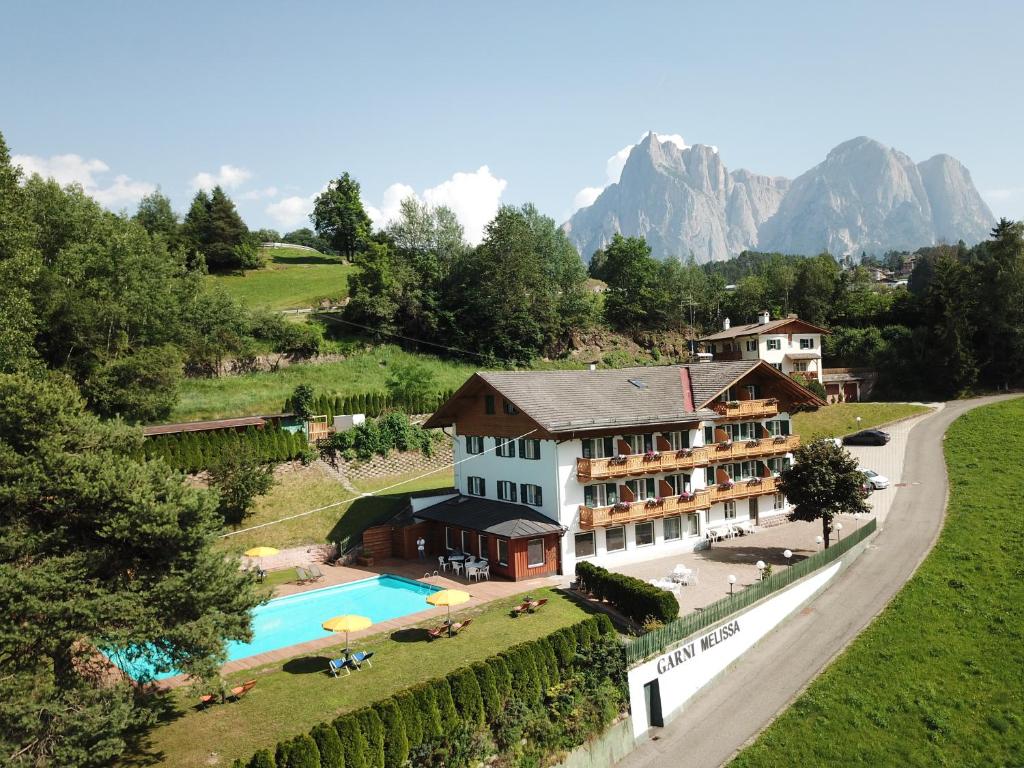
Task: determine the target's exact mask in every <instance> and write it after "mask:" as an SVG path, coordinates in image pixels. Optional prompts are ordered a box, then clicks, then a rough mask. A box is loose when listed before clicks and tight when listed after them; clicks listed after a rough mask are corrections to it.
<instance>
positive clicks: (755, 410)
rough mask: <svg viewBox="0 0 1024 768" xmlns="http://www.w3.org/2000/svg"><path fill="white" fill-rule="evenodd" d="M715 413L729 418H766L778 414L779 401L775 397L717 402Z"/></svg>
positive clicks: (714, 407) (714, 406)
mask: <svg viewBox="0 0 1024 768" xmlns="http://www.w3.org/2000/svg"><path fill="white" fill-rule="evenodd" d="M712 408H713V409H714V411H715V413H717V414H719V415H720V416H724V417H725V418H727V419H765V418H768V417H770V416H777V415H778V413H779V401H778V400H776V399H775V398H774V397H769V398H766V399H763V400H730V401H729V402H727V403H715V404H714V405H713V406H712Z"/></svg>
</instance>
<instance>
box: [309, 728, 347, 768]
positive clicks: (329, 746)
mask: <svg viewBox="0 0 1024 768" xmlns="http://www.w3.org/2000/svg"><path fill="white" fill-rule="evenodd" d="M309 735H310V736H312V737H313V741H315V742H316V748H317V750H319V752H320V765H321V768H345V750H344V748H343V747H342V746H341V739H340V738H338V732H337V730H335V729H334V728H333V727H332V726H330V725H328V724H327V723H320V724H319V725H314V726H313V730H312V731H310V732H309Z"/></svg>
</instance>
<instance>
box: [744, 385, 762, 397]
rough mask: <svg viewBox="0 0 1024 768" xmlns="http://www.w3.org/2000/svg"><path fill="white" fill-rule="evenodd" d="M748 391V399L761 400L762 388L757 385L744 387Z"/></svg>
mask: <svg viewBox="0 0 1024 768" xmlns="http://www.w3.org/2000/svg"><path fill="white" fill-rule="evenodd" d="M744 389H745V390H747V399H749V400H760V399H761V388H760V387H759V386H757V384H747V385H746V386H745V387H744Z"/></svg>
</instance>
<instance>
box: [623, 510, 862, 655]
mask: <svg viewBox="0 0 1024 768" xmlns="http://www.w3.org/2000/svg"><path fill="white" fill-rule="evenodd" d="M877 527H878V526H877V523H876V521H875V520H869V521H868V522H867V523H866V524H865V525H862V526H861V527H860V528H859V529H857V530H856V531H854V532H853V533H851V534H849V535H847V536H845V537H844V538H842V539H840V540H839V541H837V542H836V543H835V544H833V545H832V546H830V547H829V548H828V549H825V550H822V551H821V552H816V553H815V554H813V555H811V556H810V557H808V558H807V559H806V560H801V561H800V562H798V563H796V564H795V565H792V566H790V567H789V568H786V569H785V570H784V571H781V572H779V573H773V574H772V575H771V576H769V577H768V578H766V579H763V580H762V581H758V582H755V583H753V584H751V585H750V586H749V587H747V588H746V589H744V590H743V591H742V592H737V593H736V594H735V595H731V596H730V597H723V598H722V599H721V600H718V601H716V602H714V603H712V604H711V605H709V606H707V607H706V608H704V610H703V611H697V612H695V613H691V614H689V615H687V616H683V617H682V618H679V619H676V620H675V621H672V622H669V623H668V624H666V625H665V626H663V627H659V628H658V629H655V630H652V631H651V632H648V633H646V634H644V635H641V636H640V637H638V638H636V639H634V640H632V641H630V642H628V643H627V644H626V663H627V664H630V665H632V664H636V663H637V662H640V661H643V660H644V659H647V658H649V657H651V656H654V655H656V654H659V653H661V652H662V651H664V650H665V649H666V648H667V647H668V646H670V645H672V644H673V643H677V642H679V641H680V640H685V639H686V638H688V637H689V636H690V635H692V634H694V633H696V632H699V631H700V630H702V629H704V628H705V627H710V626H711V625H712V624H716V623H718V622H719V621H721V620H722V619H725V618H726V617H728V616H730V615H732V614H734V613H736V612H737V611H740V610H742V609H744V608H746V607H747V606H749V605H752V604H753V603H756V602H757V601H758V600H760V599H761V598H763V597H767V596H768V595H770V594H772V593H773V592H778V591H779V590H780V589H784V588H785V587H788V586H789V585H790V584H792V583H793V582H794V581H797V580H799V579H802V578H803V577H804V576H806V575H808V574H809V573H813V572H814V571H816V570H818V569H819V568H821V567H822V566H825V565H828V564H829V563H831V562H833V561H834V560H837V559H838V558H840V557H842V555H844V554H845V553H846V552H848V551H850V549H852V548H853V547H855V546H856V545H857V544H859V543H860V542H862V541H864V539H866V538H867V537H868V536H870V535H871V534H872V533H874V532H875V529H876V528H877Z"/></svg>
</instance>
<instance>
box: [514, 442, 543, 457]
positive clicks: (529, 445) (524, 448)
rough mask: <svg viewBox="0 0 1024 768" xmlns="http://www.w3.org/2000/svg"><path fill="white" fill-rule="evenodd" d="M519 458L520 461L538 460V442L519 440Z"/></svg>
mask: <svg viewBox="0 0 1024 768" xmlns="http://www.w3.org/2000/svg"><path fill="white" fill-rule="evenodd" d="M519 458H520V459H539V458H540V440H520V441H519Z"/></svg>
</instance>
